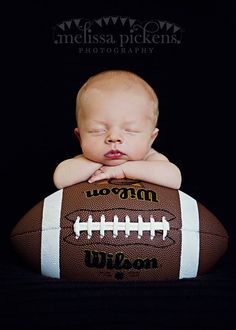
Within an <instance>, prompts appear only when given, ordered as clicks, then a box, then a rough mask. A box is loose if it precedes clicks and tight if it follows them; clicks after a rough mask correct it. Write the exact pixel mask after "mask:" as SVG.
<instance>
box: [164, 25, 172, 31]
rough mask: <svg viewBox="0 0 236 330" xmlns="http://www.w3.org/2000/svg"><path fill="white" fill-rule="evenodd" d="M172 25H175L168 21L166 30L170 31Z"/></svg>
mask: <svg viewBox="0 0 236 330" xmlns="http://www.w3.org/2000/svg"><path fill="white" fill-rule="evenodd" d="M172 25H173V24H170V23H166V30H167V31H168V30H169V29H170V28H171V26H172Z"/></svg>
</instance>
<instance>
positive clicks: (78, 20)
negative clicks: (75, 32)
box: [74, 18, 81, 27]
mask: <svg viewBox="0 0 236 330" xmlns="http://www.w3.org/2000/svg"><path fill="white" fill-rule="evenodd" d="M80 20H81V18H77V19H74V22H75V25H76V26H77V27H78V26H79V22H80Z"/></svg>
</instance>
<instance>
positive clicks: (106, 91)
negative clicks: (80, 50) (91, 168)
mask: <svg viewBox="0 0 236 330" xmlns="http://www.w3.org/2000/svg"><path fill="white" fill-rule="evenodd" d="M158 114H159V110H158V98H157V95H156V93H155V92H154V90H153V89H152V87H151V86H150V85H149V84H148V83H147V82H146V81H145V80H143V79H142V78H140V77H139V76H137V75H136V74H134V73H132V72H129V71H123V70H110V71H104V72H101V73H99V74H97V75H95V76H92V77H91V78H89V79H88V81H87V82H86V83H85V84H84V85H83V86H82V87H81V89H80V90H79V92H78V94H77V98H76V120H77V128H76V129H75V133H76V135H77V136H78V137H79V138H80V142H81V147H82V150H83V153H84V154H85V156H87V157H88V158H90V159H91V160H94V161H101V159H97V157H96V156H95V157H93V155H92V156H91V155H90V153H89V152H88V151H89V148H91V147H93V148H98V144H99V139H100V140H102V139H103V140H104V146H106V145H109V148H110V149H111V150H114V149H118V148H117V145H119V150H120V148H123V147H124V148H125V150H124V151H123V152H124V153H125V154H127V153H129V157H128V158H129V160H136V159H142V157H144V156H145V154H146V153H147V152H148V149H150V146H151V143H152V142H153V141H154V139H155V137H156V136H157V132H158V129H157V128H155V127H156V124H157V119H158ZM107 136H110V138H109V139H108V140H109V141H110V142H109V143H108V142H106V138H107ZM91 138H94V140H93V141H94V143H95V145H93V146H92V145H90V146H89V144H90V143H87V142H89V141H90V142H91ZM95 138H96V139H95ZM139 139H140V141H139ZM141 140H143V143H141ZM135 143H136V144H135ZM121 145H122V147H121ZM132 148H133V149H138V148H139V150H140V152H138V151H135V152H134V151H132V150H131V149H132ZM110 149H109V150H110ZM101 152H102V151H101ZM112 160H114V159H112ZM120 160H121V159H120ZM106 163H107V164H108V165H110V163H109V162H103V164H106ZM117 163H119V161H118V160H117V159H116V162H115V164H117Z"/></svg>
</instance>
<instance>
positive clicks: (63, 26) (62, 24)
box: [58, 22, 65, 31]
mask: <svg viewBox="0 0 236 330" xmlns="http://www.w3.org/2000/svg"><path fill="white" fill-rule="evenodd" d="M58 26H59V28H61V29H62V30H63V31H65V23H64V22H63V23H61V24H59V25H58Z"/></svg>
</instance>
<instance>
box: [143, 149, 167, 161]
mask: <svg viewBox="0 0 236 330" xmlns="http://www.w3.org/2000/svg"><path fill="white" fill-rule="evenodd" d="M144 160H167V161H168V158H167V157H166V156H165V155H163V154H161V153H160V152H158V151H156V150H155V149H153V148H151V149H150V151H149V152H148V153H147V155H146V157H145V158H144Z"/></svg>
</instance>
